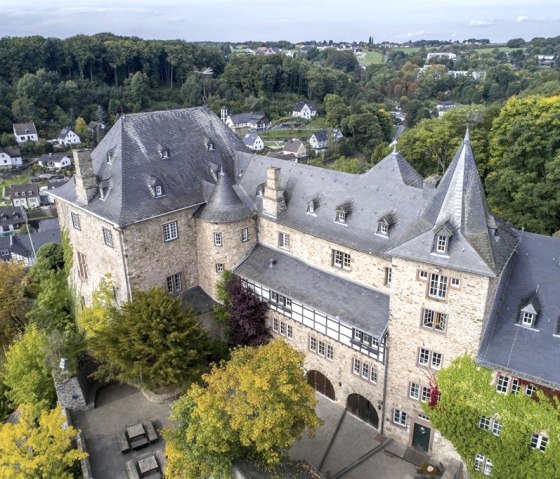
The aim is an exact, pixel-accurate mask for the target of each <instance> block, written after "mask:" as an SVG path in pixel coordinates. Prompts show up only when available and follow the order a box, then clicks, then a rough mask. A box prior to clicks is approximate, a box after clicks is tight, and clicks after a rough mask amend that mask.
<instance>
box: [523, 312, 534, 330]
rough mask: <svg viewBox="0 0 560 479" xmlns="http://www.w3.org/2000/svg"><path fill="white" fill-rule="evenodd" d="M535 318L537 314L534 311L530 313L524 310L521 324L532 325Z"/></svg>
mask: <svg viewBox="0 0 560 479" xmlns="http://www.w3.org/2000/svg"><path fill="white" fill-rule="evenodd" d="M534 320H535V315H534V314H533V313H528V312H527V311H523V312H522V313H521V324H522V325H523V326H527V327H529V328H530V327H532V326H533V321H534Z"/></svg>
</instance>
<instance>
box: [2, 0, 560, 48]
mask: <svg viewBox="0 0 560 479" xmlns="http://www.w3.org/2000/svg"><path fill="white" fill-rule="evenodd" d="M99 32H112V33H115V34H118V35H135V36H139V37H142V38H146V39H148V38H161V39H174V38H181V39H185V40H192V41H203V40H213V41H244V40H289V41H292V42H296V41H301V40H330V39H332V40H335V41H337V40H342V41H348V40H367V39H368V38H369V36H373V37H374V40H375V41H376V42H380V41H383V40H388V41H398V42H404V41H408V40H419V39H441V40H448V39H452V40H455V39H457V40H463V39H466V38H472V37H476V38H489V39H490V40H491V41H493V42H503V41H506V40H508V39H510V38H517V37H522V38H525V39H527V40H529V39H531V38H533V37H536V36H542V37H550V36H556V35H560V1H559V0H427V1H419V0H392V1H391V0H389V1H386V0H385V1H379V0H377V1H375V0H336V1H335V0H322V1H319V0H274V1H271V0H237V1H231V0H229V1H228V0H207V1H204V0H161V1H156V0H120V1H118V0H113V1H111V0H95V1H93V0H89V1H84V0H68V1H61V0H26V1H24V2H21V3H20V2H17V1H15V0H0V37H3V36H24V35H42V36H54V37H60V38H65V37H69V36H72V35H75V34H78V33H85V34H94V33H99Z"/></svg>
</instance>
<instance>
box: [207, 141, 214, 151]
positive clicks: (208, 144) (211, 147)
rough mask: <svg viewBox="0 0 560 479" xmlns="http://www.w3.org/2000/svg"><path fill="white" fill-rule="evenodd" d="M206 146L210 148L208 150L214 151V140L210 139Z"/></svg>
mask: <svg viewBox="0 0 560 479" xmlns="http://www.w3.org/2000/svg"><path fill="white" fill-rule="evenodd" d="M206 148H207V149H208V151H214V149H215V147H214V142H213V141H212V140H209V141H208V143H206Z"/></svg>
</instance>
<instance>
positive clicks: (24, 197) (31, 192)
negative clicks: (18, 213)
mask: <svg viewBox="0 0 560 479" xmlns="http://www.w3.org/2000/svg"><path fill="white" fill-rule="evenodd" d="M10 202H11V203H12V206H21V207H23V208H24V209H26V210H27V209H30V208H37V207H38V206H40V205H41V200H40V198H39V188H38V187H37V185H36V184H33V183H29V184H26V185H12V186H10Z"/></svg>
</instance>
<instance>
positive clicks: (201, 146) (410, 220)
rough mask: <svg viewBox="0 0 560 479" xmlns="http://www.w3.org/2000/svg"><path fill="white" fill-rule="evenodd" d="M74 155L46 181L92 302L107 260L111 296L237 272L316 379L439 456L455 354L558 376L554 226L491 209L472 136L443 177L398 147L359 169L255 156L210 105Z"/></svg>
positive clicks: (529, 374)
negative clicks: (436, 386) (429, 409)
mask: <svg viewBox="0 0 560 479" xmlns="http://www.w3.org/2000/svg"><path fill="white" fill-rule="evenodd" d="M170 132H173V133H172V134H171V133H170ZM131 136H133V139H134V141H132V137H131ZM210 141H211V142H212V148H208V144H209V142H210ZM74 160H75V166H76V175H75V176H74V177H73V179H72V180H71V181H69V182H67V183H66V184H65V185H63V186H61V187H60V188H57V189H55V190H52V193H51V194H52V195H53V197H54V198H55V199H56V203H57V209H58V216H59V220H60V223H61V227H62V229H63V230H65V231H66V232H67V233H68V236H69V240H70V242H71V244H72V249H73V255H74V262H73V267H72V271H71V281H72V283H73V284H74V285H75V286H76V290H77V291H79V292H80V294H81V295H82V296H83V300H84V302H85V303H86V304H89V303H91V298H92V293H93V291H94V290H95V288H96V287H97V286H98V284H99V281H100V280H101V278H103V277H104V275H105V274H107V273H110V274H111V277H112V279H113V280H114V281H115V286H116V290H115V295H116V297H117V300H118V301H119V302H122V301H126V300H129V299H130V298H131V297H132V296H133V295H134V293H135V291H138V290H144V289H148V288H153V287H162V288H164V289H166V290H167V291H169V292H170V293H172V294H177V295H183V294H186V292H188V291H193V288H195V290H196V291H197V292H198V294H202V293H201V292H202V291H204V292H205V293H206V294H207V295H208V296H210V297H212V298H216V289H215V284H216V281H217V280H218V279H219V278H220V277H221V273H222V272H223V271H224V270H226V269H227V270H232V271H234V272H235V273H236V274H237V275H238V276H239V277H240V278H241V280H242V284H243V285H244V286H245V287H246V288H247V289H248V290H249V291H252V292H253V294H255V295H256V296H257V297H258V298H260V299H261V300H262V301H264V302H266V304H267V305H268V308H269V311H268V316H267V325H268V327H269V329H270V332H271V334H272V335H273V336H274V337H278V338H283V339H284V340H286V341H287V342H289V344H291V345H292V346H293V347H294V348H296V349H298V350H300V351H302V352H303V353H304V354H305V368H306V370H307V378H308V381H309V383H310V384H311V385H313V387H315V389H316V390H317V391H319V392H320V393H321V394H324V395H325V396H327V397H329V398H331V399H332V400H333V401H336V402H337V403H339V404H340V405H342V406H347V408H348V411H349V412H350V413H351V414H355V415H357V416H359V417H360V418H362V419H363V420H364V421H366V422H368V423H369V424H371V425H372V426H373V427H374V428H376V429H378V430H379V431H380V432H382V433H383V434H385V435H388V436H390V437H392V438H394V439H395V440H396V441H399V442H401V443H402V444H404V445H408V446H412V447H415V448H417V449H419V450H423V451H428V452H430V453H432V454H433V456H434V457H435V458H436V459H438V460H441V461H442V462H443V464H444V465H445V464H446V463H447V461H448V460H449V459H450V458H457V454H456V453H455V451H454V450H453V447H452V445H451V444H450V443H449V442H448V441H447V440H446V439H445V438H444V437H443V436H442V435H441V434H440V433H439V432H438V431H436V430H434V428H433V425H432V424H431V423H430V420H429V415H426V413H425V412H424V411H423V409H422V407H421V406H422V403H424V402H427V401H429V400H430V398H431V395H432V394H434V391H433V390H432V389H431V384H432V380H433V378H434V377H435V376H436V375H437V373H438V371H440V370H441V369H442V368H445V367H446V366H448V365H449V364H450V363H451V361H452V360H453V359H454V358H457V357H459V356H461V355H463V354H471V355H474V356H477V358H478V362H479V363H480V364H481V366H484V367H489V368H491V369H492V370H495V371H496V373H495V381H496V386H497V387H498V388H502V389H503V388H504V387H505V388H506V389H507V388H508V387H509V388H510V389H511V387H512V384H514V383H513V379H511V378H523V379H524V380H525V381H527V382H530V383H531V384H533V385H536V386H547V387H549V388H553V389H555V390H560V376H559V373H558V372H557V368H555V365H556V364H557V363H558V349H557V344H556V343H555V341H556V338H557V336H558V317H559V311H560V299H559V298H560V297H559V296H558V295H557V294H556V291H555V285H557V284H558V282H559V280H560V267H559V266H558V265H559V263H560V259H559V254H558V251H560V239H555V238H548V237H543V236H539V235H532V234H528V233H523V232H521V231H517V230H515V229H512V228H511V226H510V225H508V224H507V223H506V222H504V221H502V220H501V219H500V218H499V217H497V216H495V215H494V214H493V213H492V212H491V211H490V209H489V207H488V205H487V202H486V198H485V194H484V189H483V186H482V182H481V180H480V175H479V173H478V171H477V168H476V164H475V159H474V155H473V152H472V149H471V144H470V138H469V135H468V132H467V134H466V136H465V138H464V140H463V142H462V143H461V145H460V147H459V148H458V150H457V152H456V154H455V156H454V158H453V159H452V161H451V162H450V165H449V167H448V168H447V171H446V172H445V174H444V176H443V178H440V177H430V178H427V179H424V178H422V177H421V176H420V174H419V173H417V172H416V171H415V170H414V168H412V166H411V165H410V164H409V163H408V162H407V161H406V160H405V159H404V158H403V157H402V155H400V154H399V153H398V152H397V151H396V150H395V151H393V152H392V153H391V154H390V155H388V156H387V157H386V158H384V159H383V160H382V161H380V162H379V163H378V164H376V165H375V166H374V167H373V168H371V169H370V170H369V171H367V172H366V173H364V174H361V175H353V174H348V173H342V172H338V171H334V170H327V169H321V168H317V167H313V166H309V165H305V164H301V163H291V162H286V161H283V160H282V159H278V158H273V157H268V156H267V157H265V156H261V155H258V154H255V153H253V152H249V151H247V149H246V147H245V146H244V145H243V143H242V142H241V141H240V140H239V138H238V137H237V136H236V135H234V134H233V133H232V132H231V131H230V130H229V129H228V128H227V127H226V126H225V125H224V123H223V122H222V121H220V119H219V118H218V117H217V116H215V115H214V114H213V113H212V112H211V111H210V110H209V109H208V108H206V107H199V108H192V109H185V110H175V111H163V112H151V113H138V114H130V115H123V116H121V117H120V118H119V119H118V120H117V122H116V123H115V125H114V126H113V128H112V129H111V130H110V131H109V132H108V133H107V135H106V136H105V138H104V139H103V140H102V141H101V143H100V144H99V145H98V147H97V148H96V149H95V150H93V152H91V151H89V150H79V151H75V152H74ZM130 171H134V172H135V173H134V175H130V174H128V172H130ZM257 232H258V235H257ZM92 251H94V252H95V254H93V253H92ZM533 261H534V263H533ZM539 285H540V286H539ZM531 351H533V352H534V351H539V355H538V356H536V355H534V354H531ZM527 358H531V361H528V360H527ZM506 375H507V377H508V378H510V379H508V380H507V384H506V379H505V377H506ZM504 385H505V386H504ZM536 386H535V387H536ZM534 442H535V446H534V447H535V448H542V447H543V439H542V438H540V437H537V438H536V439H535V441H534ZM482 453H483V452H482ZM474 460H475V458H473V461H474Z"/></svg>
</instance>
